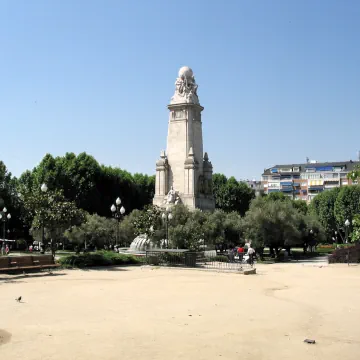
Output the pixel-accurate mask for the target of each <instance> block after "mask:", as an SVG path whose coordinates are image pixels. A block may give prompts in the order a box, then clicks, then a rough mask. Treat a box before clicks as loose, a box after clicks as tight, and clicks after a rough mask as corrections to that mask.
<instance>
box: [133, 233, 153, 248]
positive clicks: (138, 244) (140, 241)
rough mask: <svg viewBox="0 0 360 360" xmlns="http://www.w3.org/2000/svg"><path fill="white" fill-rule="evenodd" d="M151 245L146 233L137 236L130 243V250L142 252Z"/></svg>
mask: <svg viewBox="0 0 360 360" xmlns="http://www.w3.org/2000/svg"><path fill="white" fill-rule="evenodd" d="M150 247H152V243H151V241H150V239H149V238H148V237H147V235H146V234H141V235H139V236H137V237H136V238H135V239H134V240H133V241H132V243H131V244H130V249H129V251H130V252H142V251H146V249H148V248H150Z"/></svg>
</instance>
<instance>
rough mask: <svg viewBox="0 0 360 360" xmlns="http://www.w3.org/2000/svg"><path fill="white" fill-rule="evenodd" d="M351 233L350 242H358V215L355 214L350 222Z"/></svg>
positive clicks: (359, 237)
mask: <svg viewBox="0 0 360 360" xmlns="http://www.w3.org/2000/svg"><path fill="white" fill-rule="evenodd" d="M352 226H353V231H352V234H351V241H352V242H359V241H360V214H356V215H355V216H354V218H353V221H352Z"/></svg>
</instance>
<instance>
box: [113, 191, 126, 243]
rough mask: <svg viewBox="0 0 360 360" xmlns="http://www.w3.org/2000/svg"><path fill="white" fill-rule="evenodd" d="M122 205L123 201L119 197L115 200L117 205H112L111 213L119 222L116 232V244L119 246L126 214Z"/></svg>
mask: <svg viewBox="0 0 360 360" xmlns="http://www.w3.org/2000/svg"><path fill="white" fill-rule="evenodd" d="M120 205H121V199H120V198H119V197H118V198H117V199H116V200H115V205H114V204H112V205H111V208H110V210H111V212H112V213H113V216H114V218H115V219H116V220H117V231H116V244H115V245H117V244H118V241H119V232H120V221H121V219H122V217H123V215H124V214H125V208H124V207H123V206H120Z"/></svg>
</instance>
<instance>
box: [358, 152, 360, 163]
mask: <svg viewBox="0 0 360 360" xmlns="http://www.w3.org/2000/svg"><path fill="white" fill-rule="evenodd" d="M358 161H360V150H359V151H358Z"/></svg>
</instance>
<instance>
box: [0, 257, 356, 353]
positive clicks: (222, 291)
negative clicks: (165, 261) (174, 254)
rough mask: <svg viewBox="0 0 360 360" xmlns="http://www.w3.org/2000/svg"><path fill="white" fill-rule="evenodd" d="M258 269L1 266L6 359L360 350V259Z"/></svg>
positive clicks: (1, 338)
mask: <svg viewBox="0 0 360 360" xmlns="http://www.w3.org/2000/svg"><path fill="white" fill-rule="evenodd" d="M257 270H258V274H257V275H249V276H244V275H239V274H229V273H216V272H209V271H199V270H180V269H166V268H149V267H142V268H140V267H137V268H114V269H107V270H104V269H102V270H88V271H81V270H69V271H59V272H54V274H53V275H46V274H33V275H28V276H5V275H0V278H1V280H0V305H1V306H0V359H25V360H35V359H36V360H39V359H51V360H60V359H61V360H63V359H69V360H70V359H77V360H82V359H87V360H88V359H102V360H110V359H111V360H112V359H122V360H126V359H164V360H165V359H166V360H168V359H194V360H195V359H292V360H297V359H299V360H300V359H301V360H304V359H326V360H331V359H334V360H335V359H340V358H341V359H343V360H345V359H349V360H350V359H354V360H355V359H358V358H359V353H360V327H359V319H360V267H358V266H350V267H348V266H347V265H336V266H319V265H316V266H315V265H314V266H304V265H302V264H275V265H259V266H258V268H257ZM20 295H21V296H22V298H23V302H21V303H18V302H17V301H15V298H17V297H18V296H20ZM306 338H310V339H315V340H316V344H315V345H309V344H306V343H304V342H303V341H304V339H306Z"/></svg>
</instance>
